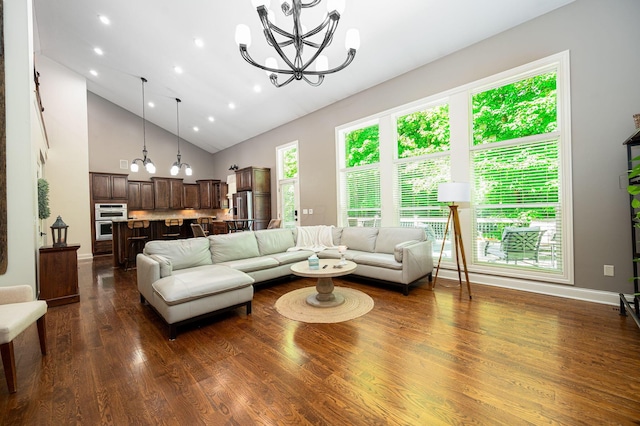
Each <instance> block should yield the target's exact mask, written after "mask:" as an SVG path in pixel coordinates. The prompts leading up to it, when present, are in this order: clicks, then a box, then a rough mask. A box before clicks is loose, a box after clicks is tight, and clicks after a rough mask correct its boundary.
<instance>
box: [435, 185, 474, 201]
mask: <svg viewBox="0 0 640 426" xmlns="http://www.w3.org/2000/svg"><path fill="white" fill-rule="evenodd" d="M470 200H471V193H470V189H469V183H468V182H447V183H441V184H439V185H438V201H440V202H442V203H455V202H468V201H470Z"/></svg>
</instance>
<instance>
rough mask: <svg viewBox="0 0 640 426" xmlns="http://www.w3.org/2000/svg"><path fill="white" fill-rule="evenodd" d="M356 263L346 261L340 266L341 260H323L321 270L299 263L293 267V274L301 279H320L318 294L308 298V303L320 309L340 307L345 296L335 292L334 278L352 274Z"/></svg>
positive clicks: (317, 287) (307, 263)
mask: <svg viewBox="0 0 640 426" xmlns="http://www.w3.org/2000/svg"><path fill="white" fill-rule="evenodd" d="M357 266H358V265H356V264H355V263H353V262H351V261H350V260H345V261H344V264H342V265H341V264H340V259H321V260H320V268H319V269H309V262H307V261H306V260H305V261H304V262H298V263H296V264H294V265H291V272H293V273H294V274H295V275H298V276H299V277H308V278H318V283H317V284H316V291H317V292H318V293H317V294H312V295H310V296H309V297H307V303H308V304H310V305H312V306H317V307H319V308H328V307H331V306H338V305H341V304H342V303H344V296H342V295H341V294H339V293H334V292H333V280H332V278H333V277H341V276H343V275H348V274H350V273H352V272H353V271H354V270H355V269H356V267H357Z"/></svg>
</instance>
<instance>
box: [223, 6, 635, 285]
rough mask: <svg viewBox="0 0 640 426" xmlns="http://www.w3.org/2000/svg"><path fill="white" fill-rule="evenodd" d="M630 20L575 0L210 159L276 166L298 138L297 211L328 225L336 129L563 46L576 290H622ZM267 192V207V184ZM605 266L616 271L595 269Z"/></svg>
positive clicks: (627, 269) (620, 10) (310, 221)
mask: <svg viewBox="0 0 640 426" xmlns="http://www.w3.org/2000/svg"><path fill="white" fill-rule="evenodd" d="M638 17H640V2H638V1H637V0H616V1H603V0H579V1H576V2H573V3H571V4H569V5H567V6H565V7H562V8H560V9H557V10H555V11H553V12H551V13H548V14H546V15H543V16H541V17H539V18H537V19H534V20H532V21H529V22H526V23H525V24H523V25H520V26H518V27H516V28H513V29H511V30H508V31H505V32H504V33H501V34H498V35H496V36H494V37H492V38H490V39H487V40H485V41H482V42H480V43H477V44H475V45H473V46H471V47H469V48H466V49H464V50H462V51H459V52H457V53H455V54H452V55H450V56H447V57H444V58H442V59H440V60H438V61H436V62H434V63H431V64H428V65H426V66H423V67H420V68H418V69H416V70H414V71H411V72H409V73H407V74H405V75H402V76H400V77H398V78H395V79H392V80H389V81H387V82H385V83H382V84H380V85H378V86H376V87H373V88H371V89H369V90H366V91H363V92H361V93H358V94H356V95H354V96H351V97H349V98H347V99H345V100H343V101H340V102H337V103H335V104H333V105H331V106H329V107H327V108H324V109H322V110H320V111H317V112H315V113H313V114H310V115H308V116H305V117H302V118H300V119H298V120H295V121H293V122H291V123H288V124H286V125H284V126H281V127H279V128H277V129H274V130H272V131H270V132H267V133H264V134H262V135H260V136H257V137H255V138H253V139H250V140H248V141H245V142H244V143H242V144H239V145H237V146H234V147H231V148H229V149H226V150H224V151H221V152H219V153H216V154H214V156H213V165H214V167H215V168H216V169H221V168H224V167H225V166H226V167H227V168H228V165H229V164H233V163H236V164H238V166H240V167H244V166H249V165H255V166H264V167H271V168H273V169H274V170H275V166H276V158H275V147H276V146H278V145H280V144H283V143H286V142H289V141H292V140H298V142H299V159H300V194H301V208H302V209H313V210H314V214H313V215H308V216H302V220H303V223H304V224H305V225H315V224H335V223H336V220H337V214H336V211H337V206H336V175H335V164H336V157H335V155H336V154H335V138H334V129H335V127H336V126H339V125H341V124H344V123H348V122H351V121H353V120H356V119H360V118H363V117H367V116H369V115H371V114H374V113H378V112H380V111H385V110H387V109H391V108H394V107H396V106H399V105H402V104H405V103H409V102H412V101H415V100H418V99H421V98H424V97H427V96H430V95H434V94H437V93H440V92H443V91H445V90H447V89H451V88H454V87H458V86H460V85H463V84H466V83H469V82H472V81H476V80H479V79H482V78H484V77H487V76H490V75H493V74H497V73H499V72H501V71H504V70H507V69H511V68H515V67H517V66H519V65H522V64H525V63H528V62H533V61H535V60H538V59H540V58H543V57H546V56H549V55H552V54H555V53H558V52H562V51H565V50H570V54H571V96H572V143H573V153H572V163H573V199H574V205H573V211H574V241H575V244H574V245H575V283H576V284H575V287H577V288H581V289H597V290H604V291H608V292H612V293H614V294H615V293H617V292H624V293H630V292H631V289H632V285H631V284H630V283H629V277H631V276H632V262H631V258H632V255H631V237H630V223H631V219H630V213H629V206H628V196H627V194H626V191H625V190H624V188H620V185H619V181H618V178H619V176H621V175H624V174H625V170H626V153H625V150H624V149H623V147H622V142H623V141H624V140H625V139H626V138H627V137H628V136H629V135H630V134H631V133H632V132H633V131H634V123H633V119H632V115H633V114H634V113H639V112H640V84H638V72H639V70H640V55H639V54H638V40H640V26H639V25H638V24H637V19H638ZM424 42H425V43H432V42H433V41H432V40H425V41H424ZM363 48H364V47H363ZM356 60H357V58H356ZM343 72H349V71H348V69H347V70H345V71H343ZM354 78H357V77H354ZM301 84H302V83H301ZM323 84H331V82H330V79H328V80H326V81H325V82H324V83H323ZM321 87H322V86H321ZM321 87H320V88H318V90H322V88H321ZM272 194H274V195H273V197H274V198H273V200H272V204H273V205H274V206H275V205H276V202H275V201H276V200H275V187H273V188H272ZM604 264H608V265H614V267H615V271H616V276H615V277H605V276H603V265H604ZM584 293H587V292H584Z"/></svg>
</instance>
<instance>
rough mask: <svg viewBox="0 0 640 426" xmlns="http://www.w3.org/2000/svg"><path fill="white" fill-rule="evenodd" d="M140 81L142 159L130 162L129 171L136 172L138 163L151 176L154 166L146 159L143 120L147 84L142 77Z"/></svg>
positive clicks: (144, 122) (149, 159)
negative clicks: (145, 86)
mask: <svg viewBox="0 0 640 426" xmlns="http://www.w3.org/2000/svg"><path fill="white" fill-rule="evenodd" d="M140 79H141V80H142V144H143V145H142V158H136V159H134V160H133V161H131V171H132V172H134V173H135V172H137V171H138V163H140V164H142V166H143V167H144V168H145V169H146V170H147V172H149V173H151V174H153V173H155V172H156V166H155V165H154V164H153V161H151V158H148V157H147V134H146V130H145V129H146V126H145V124H146V120H145V118H144V84H145V83H146V82H147V79H146V78H144V77H140Z"/></svg>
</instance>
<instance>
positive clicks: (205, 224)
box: [197, 216, 213, 235]
mask: <svg viewBox="0 0 640 426" xmlns="http://www.w3.org/2000/svg"><path fill="white" fill-rule="evenodd" d="M197 222H198V224H199V225H200V226H201V227H202V230H203V231H204V234H205V235H209V234H211V231H212V229H211V228H212V227H213V226H212V223H213V219H212V218H211V217H209V216H205V217H199V218H198V219H197Z"/></svg>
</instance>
